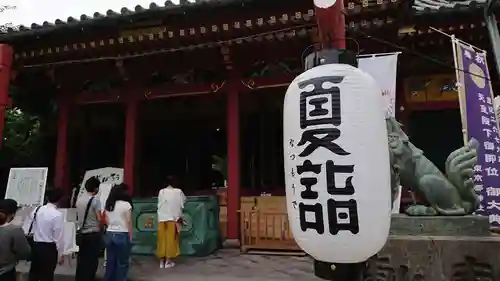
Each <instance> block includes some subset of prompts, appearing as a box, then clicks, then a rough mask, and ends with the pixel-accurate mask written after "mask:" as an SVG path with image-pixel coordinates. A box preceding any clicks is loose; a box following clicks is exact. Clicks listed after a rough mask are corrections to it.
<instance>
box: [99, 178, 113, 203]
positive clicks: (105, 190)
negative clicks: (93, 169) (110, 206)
mask: <svg viewBox="0 0 500 281" xmlns="http://www.w3.org/2000/svg"><path fill="white" fill-rule="evenodd" d="M112 187H113V185H111V184H108V183H101V185H99V194H98V196H99V200H100V201H101V206H102V207H103V208H104V206H105V205H106V200H108V197H109V192H110V191H111V188H112Z"/></svg>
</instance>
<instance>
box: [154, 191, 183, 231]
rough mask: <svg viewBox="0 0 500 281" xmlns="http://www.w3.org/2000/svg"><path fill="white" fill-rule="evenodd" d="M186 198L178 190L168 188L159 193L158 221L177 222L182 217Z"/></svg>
mask: <svg viewBox="0 0 500 281" xmlns="http://www.w3.org/2000/svg"><path fill="white" fill-rule="evenodd" d="M185 202H186V196H184V192H182V190H180V189H178V188H173V187H172V186H167V187H166V188H164V189H162V190H160V192H159V193H158V221H160V222H162V221H177V220H178V219H179V218H180V217H182V209H184V203H185Z"/></svg>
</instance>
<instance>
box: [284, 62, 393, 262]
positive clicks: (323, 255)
mask: <svg viewBox="0 0 500 281" xmlns="http://www.w3.org/2000/svg"><path fill="white" fill-rule="evenodd" d="M381 106H382V97H381V95H380V87H379V86H378V85H377V83H376V82H375V80H374V79H373V78H372V77H371V76H370V75H368V74H366V73H365V72H363V71H361V70H360V69H358V68H355V67H352V66H350V65H345V64H327V65H322V66H317V67H314V68H312V69H310V70H308V71H306V72H304V73H302V74H301V75H299V76H297V77H296V78H295V79H294V81H293V82H292V83H291V84H290V86H289V87H288V90H287V92H286V96H285V102H284V111H283V118H284V119H283V141H284V151H285V153H284V154H285V155H284V157H285V181H286V197H287V198H286V199H287V200H286V201H287V210H288V217H289V220H290V225H291V230H292V232H293V237H294V238H295V241H296V242H297V244H298V245H299V246H300V247H301V248H302V249H303V250H304V251H305V252H307V253H308V254H310V255H311V256H312V257H314V258H315V259H317V260H320V261H325V262H333V263H356V262H361V261H365V260H367V259H368V258H369V257H371V256H372V255H374V254H376V253H377V252H378V251H380V249H381V248H382V247H383V246H384V244H385V242H386V240H387V237H388V234H389V226H390V219H391V209H392V207H391V205H392V204H391V196H390V194H391V191H390V185H391V181H390V169H389V147H388V145H387V129H386V124H385V118H384V112H383V110H381Z"/></svg>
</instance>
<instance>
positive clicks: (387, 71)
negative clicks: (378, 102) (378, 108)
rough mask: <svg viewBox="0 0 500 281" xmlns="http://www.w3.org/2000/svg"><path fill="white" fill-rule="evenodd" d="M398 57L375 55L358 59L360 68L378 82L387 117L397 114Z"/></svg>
mask: <svg viewBox="0 0 500 281" xmlns="http://www.w3.org/2000/svg"><path fill="white" fill-rule="evenodd" d="M398 55H399V53H394V54H380V55H377V54H373V55H368V56H362V57H359V58H358V67H359V69H361V70H363V71H364V72H366V73H368V74H370V75H371V76H372V77H373V79H375V81H377V83H378V85H379V86H380V89H381V90H382V97H383V101H384V102H383V105H382V106H383V108H384V110H385V111H386V116H387V117H395V114H396V76H397V68H398Z"/></svg>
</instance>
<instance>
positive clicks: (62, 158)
mask: <svg viewBox="0 0 500 281" xmlns="http://www.w3.org/2000/svg"><path fill="white" fill-rule="evenodd" d="M58 107H59V117H58V120H57V151H56V167H55V179H54V185H55V187H56V188H63V189H68V190H69V189H70V188H71V184H70V182H69V181H70V180H69V166H68V123H69V110H70V108H69V107H70V102H69V100H68V99H66V98H62V99H60V100H59V101H58Z"/></svg>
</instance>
